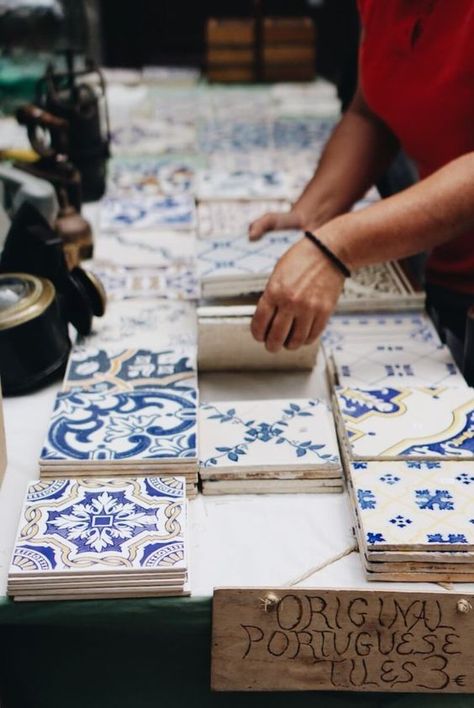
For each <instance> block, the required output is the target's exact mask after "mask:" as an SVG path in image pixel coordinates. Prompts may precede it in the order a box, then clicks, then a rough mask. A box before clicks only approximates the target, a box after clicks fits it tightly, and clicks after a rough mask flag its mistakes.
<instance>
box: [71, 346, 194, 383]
mask: <svg viewBox="0 0 474 708" xmlns="http://www.w3.org/2000/svg"><path fill="white" fill-rule="evenodd" d="M182 382H186V385H194V386H197V381H196V349H195V348H194V347H192V348H190V347H188V348H186V349H183V348H172V349H163V350H161V351H157V350H147V349H121V350H117V349H115V350H114V349H110V348H109V349H107V350H105V349H93V348H91V347H89V346H80V345H76V346H75V347H74V348H73V350H72V352H71V354H70V356H69V362H68V368H67V371H66V375H65V377H64V383H63V390H69V389H71V388H74V387H82V388H89V387H91V386H95V385H96V384H99V383H107V384H110V390H114V391H133V390H137V389H141V388H145V389H146V388H153V387H154V386H166V387H173V386H176V385H177V384H180V383H182Z"/></svg>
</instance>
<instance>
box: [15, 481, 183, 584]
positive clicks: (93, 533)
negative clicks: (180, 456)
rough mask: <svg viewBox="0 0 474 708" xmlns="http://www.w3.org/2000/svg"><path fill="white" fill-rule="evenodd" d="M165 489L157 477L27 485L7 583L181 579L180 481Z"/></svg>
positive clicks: (181, 517) (181, 500)
mask: <svg viewBox="0 0 474 708" xmlns="http://www.w3.org/2000/svg"><path fill="white" fill-rule="evenodd" d="M170 482H171V483H170V484H167V483H166V481H165V480H163V481H162V480H160V478H142V479H130V480H124V481H120V482H119V481H117V480H90V481H84V480H81V481H78V480H55V481H51V482H32V483H31V484H30V485H29V487H28V491H27V496H26V500H25V504H24V507H23V510H22V513H21V518H20V524H19V529H18V535H17V541H16V544H15V547H14V551H13V556H12V562H11V567H10V575H9V577H10V578H12V579H15V578H16V579H18V578H21V577H22V576H25V578H26V579H27V578H34V577H38V576H39V577H41V576H42V577H50V578H54V576H58V575H61V576H63V577H64V576H68V575H70V574H74V575H76V574H78V575H80V576H84V575H92V576H94V575H98V574H105V575H107V576H109V577H110V576H112V577H113V576H114V575H120V576H121V577H123V574H124V573H127V572H128V573H134V575H133V576H131V577H136V575H135V573H136V574H138V576H139V575H140V574H145V573H147V574H153V575H159V574H160V573H164V574H166V573H168V572H169V571H176V572H177V573H178V572H180V573H181V574H183V573H184V572H185V570H186V565H187V563H186V554H185V516H186V502H185V499H184V480H183V479H182V478H178V477H177V478H174V481H173V480H170ZM33 519H34V523H32V520H33Z"/></svg>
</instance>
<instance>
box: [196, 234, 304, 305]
mask: <svg viewBox="0 0 474 708" xmlns="http://www.w3.org/2000/svg"><path fill="white" fill-rule="evenodd" d="M300 238H301V232H300V231H274V232H272V233H269V234H266V236H265V237H264V238H262V239H260V240H259V241H249V239H248V237H247V236H244V237H238V238H225V239H212V240H211V239H208V240H206V241H203V242H201V243H200V246H199V250H198V270H199V276H200V278H201V285H202V289H203V296H204V297H206V296H207V295H206V293H207V292H209V295H211V294H215V293H214V292H212V293H211V286H212V285H214V284H216V285H217V284H219V292H220V294H221V295H227V294H228V295H232V294H234V293H233V292H232V291H231V288H232V283H233V282H240V283H245V282H246V281H250V283H252V282H253V281H255V279H256V278H257V280H258V282H259V283H261V282H262V281H263V286H264V285H265V282H266V281H267V279H268V278H269V276H270V274H271V272H272V270H273V268H274V267H275V265H276V263H277V261H278V259H279V258H280V257H281V256H282V255H283V254H284V253H285V252H286V251H287V250H288V249H289V248H290V246H292V245H293V244H294V243H296V241H298V240H299V239H300Z"/></svg>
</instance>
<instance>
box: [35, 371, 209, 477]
mask: <svg viewBox="0 0 474 708" xmlns="http://www.w3.org/2000/svg"><path fill="white" fill-rule="evenodd" d="M103 388H104V389H105V390H101V389H100V388H96V389H95V390H90V391H87V390H83V391H81V390H73V391H70V392H68V391H64V392H61V393H59V394H58V395H57V398H56V403H55V407H54V411H53V414H52V417H51V421H50V424H49V430H48V434H47V438H46V441H45V444H44V447H43V450H42V453H41V458H40V464H42V465H45V463H49V464H50V463H53V464H55V463H63V464H72V463H76V464H77V463H78V462H94V463H96V464H101V463H105V462H107V461H114V462H115V463H120V462H123V463H127V462H128V463H131V462H138V461H146V462H147V463H153V462H156V463H160V462H164V461H166V460H172V461H173V460H175V461H177V460H179V459H183V460H186V459H189V460H190V461H191V460H193V459H194V458H196V454H197V452H196V398H197V392H196V388H195V387H194V386H186V385H185V384H184V383H181V384H180V385H176V386H175V387H173V388H162V389H158V388H156V389H151V390H147V389H143V390H142V389H140V390H136V391H126V392H114V391H109V390H106V386H104V387H103Z"/></svg>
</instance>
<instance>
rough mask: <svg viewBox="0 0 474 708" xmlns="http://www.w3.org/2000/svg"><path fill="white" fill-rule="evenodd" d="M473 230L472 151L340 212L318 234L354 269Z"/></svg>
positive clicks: (473, 162)
mask: <svg viewBox="0 0 474 708" xmlns="http://www.w3.org/2000/svg"><path fill="white" fill-rule="evenodd" d="M471 229H472V230H474V153H469V154H467V155H463V156H462V157H460V158H457V159H456V160H454V161H453V162H451V163H449V164H448V165H446V166H445V167H443V168H441V169H440V170H438V171H437V172H436V173H434V174H433V175H431V176H430V177H428V178H426V179H424V180H422V181H421V182H419V183H418V184H416V185H414V186H413V187H410V188H408V189H406V190H404V191H403V192H400V193H399V194H396V195H394V196H393V197H390V198H388V199H384V200H383V201H381V202H378V203H376V204H374V205H372V206H370V207H367V208H366V209H363V210H360V211H358V212H354V213H351V214H345V215H342V216H339V217H337V218H335V219H332V220H331V221H329V222H327V223H326V224H325V225H324V226H322V227H321V228H320V229H318V236H319V237H320V238H321V239H322V240H323V241H324V243H326V244H327V245H328V246H329V247H330V248H331V249H332V250H334V252H335V253H337V254H338V255H339V256H340V258H341V259H342V260H343V261H344V262H345V263H346V264H347V265H348V266H349V268H351V269H357V268H360V267H361V266H364V265H370V264H371V263H379V262H382V261H386V260H394V259H397V258H402V257H405V256H409V255H412V254H414V253H419V252H421V251H429V250H431V249H432V248H434V247H435V246H437V245H439V244H441V243H444V242H446V241H449V240H450V239H453V238H456V236H460V235H462V234H463V233H465V232H467V231H469V230H471Z"/></svg>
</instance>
